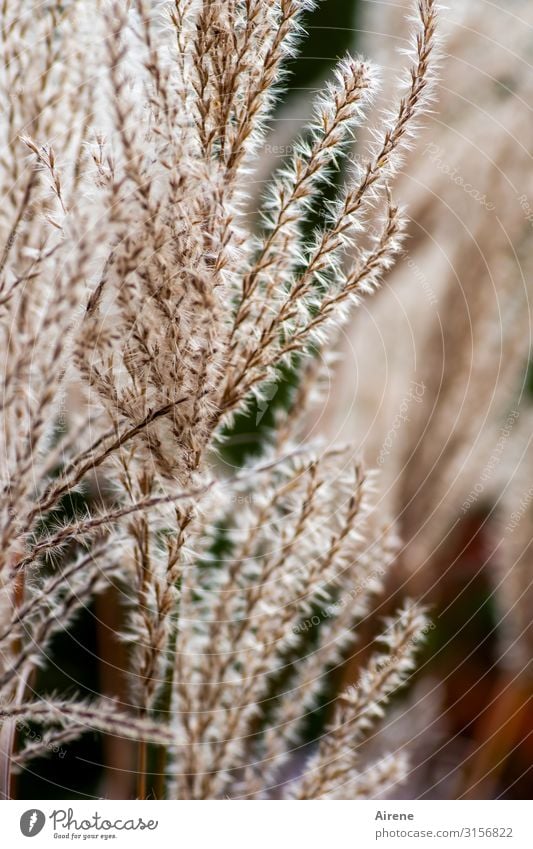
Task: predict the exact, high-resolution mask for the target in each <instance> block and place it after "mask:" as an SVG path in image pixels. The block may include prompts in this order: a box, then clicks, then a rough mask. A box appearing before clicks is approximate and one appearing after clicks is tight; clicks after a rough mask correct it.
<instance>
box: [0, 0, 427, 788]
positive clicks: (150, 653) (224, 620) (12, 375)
mask: <svg viewBox="0 0 533 849" xmlns="http://www.w3.org/2000/svg"><path fill="white" fill-rule="evenodd" d="M311 5H312V4H311V3H310V2H309V0H268V2H267V0H242V2H236V0H225V2H219V3H213V2H200V0H175V2H173V3H166V2H165V3H147V2H145V0H135V2H133V3H129V4H127V5H126V4H123V3H120V2H116V3H111V4H108V3H100V2H94V3H92V2H84V3H75V2H72V3H66V4H65V3H59V2H54V0H50V2H48V3H47V4H45V6H44V7H43V11H42V14H41V15H40V16H39V17H36V16H34V15H32V14H31V13H30V12H28V13H27V14H26V13H22V12H20V10H19V9H18V7H17V6H16V5H15V4H11V3H10V2H7V3H4V4H3V6H2V11H1V15H2V30H1V32H2V38H3V40H4V45H3V46H4V64H3V69H2V80H1V88H2V96H3V100H4V106H5V110H4V115H5V119H4V123H3V133H4V144H3V154H2V162H1V166H2V169H3V171H4V203H3V205H2V209H1V210H0V220H1V226H2V232H3V244H4V248H3V253H2V258H1V261H0V271H1V278H0V310H1V316H0V318H1V332H2V335H3V344H4V368H3V374H2V381H3V386H2V403H3V423H4V424H3V431H2V450H1V460H2V464H3V473H2V480H3V490H2V504H1V535H2V545H1V555H0V558H1V559H0V563H1V567H0V574H1V595H2V599H1V605H0V610H1V619H0V623H1V627H0V644H1V652H2V654H1V662H0V687H1V691H0V692H1V702H0V707H1V715H2V729H1V731H0V758H1V764H2V770H1V776H0V781H1V788H0V789H1V792H2V794H3V795H4V797H7V796H8V795H9V788H10V774H11V773H12V771H13V768H14V767H17V768H18V769H20V768H24V766H25V765H27V764H28V762H29V761H30V760H31V759H33V758H35V757H38V756H41V755H43V754H45V753H46V752H47V751H49V750H50V748H51V746H52V745H54V744H55V743H65V742H68V741H70V740H72V739H74V738H75V736H76V735H81V734H83V733H85V732H86V731H88V730H91V729H92V730H97V731H100V732H104V733H107V734H112V735H115V736H122V737H126V738H129V739H132V740H135V741H136V744H137V748H138V764H137V787H136V795H137V796H138V797H139V798H144V797H146V795H147V794H148V793H149V792H150V793H153V794H155V796H156V797H157V798H182V799H183V798H191V799H206V798H223V797H225V796H228V795H232V796H235V795H239V796H245V797H255V798H269V797H271V796H272V794H273V793H274V792H277V793H281V794H283V795H284V796H285V797H287V798H289V797H290V798H326V797H327V798H349V797H350V794H355V795H358V796H361V795H363V796H372V795H373V794H378V793H381V792H383V790H384V789H386V788H387V786H390V785H391V784H394V783H396V782H397V781H398V780H400V779H401V778H402V777H403V776H404V775H405V769H406V765H405V762H404V760H403V758H400V757H399V756H398V755H395V754H394V753H392V754H386V755H384V756H383V759H382V760H379V759H378V760H377V761H376V762H374V763H372V764H365V763H364V762H363V760H362V757H360V755H359V744H360V742H361V741H362V740H363V739H364V737H365V735H366V734H367V733H368V731H369V729H370V728H371V727H372V725H373V723H375V722H376V721H377V720H378V719H379V717H380V716H381V714H382V709H383V704H384V703H385V702H386V701H387V700H388V698H389V697H390V695H391V693H392V692H393V691H394V690H396V689H397V688H398V687H399V686H400V685H401V684H402V683H403V682H404V681H405V680H406V678H407V677H408V676H409V674H410V672H411V670H412V669H413V663H414V654H415V649H416V645H417V643H418V640H419V638H420V635H421V632H422V630H423V628H424V616H423V613H422V612H421V611H420V610H419V609H418V608H417V606H416V605H414V604H413V603H407V604H406V605H405V607H404V608H403V609H402V610H401V611H399V612H398V614H397V615H396V616H395V617H394V618H392V619H391V620H390V621H388V622H386V623H385V625H384V626H383V628H384V630H383V633H382V635H381V641H382V644H383V648H382V650H379V651H377V652H376V654H375V655H374V656H373V657H372V658H371V660H370V661H369V665H368V667H367V668H366V669H364V670H363V671H362V673H361V679H360V682H359V684H358V686H357V687H356V688H355V689H353V690H350V691H348V692H346V693H345V694H344V695H343V696H342V697H341V698H340V699H339V703H338V705H337V706H336V707H335V708H334V710H333V712H332V716H331V718H330V721H329V724H328V726H327V728H326V729H325V731H324V733H323V735H322V736H321V739H320V741H319V742H318V743H317V744H316V746H315V747H312V751H311V755H310V758H309V760H308V761H307V762H306V763H304V765H303V767H302V768H301V769H300V770H299V771H298V772H297V774H294V770H293V774H292V776H291V779H290V780H284V782H283V786H282V787H281V784H280V782H281V778H280V776H281V775H282V774H283V770H284V769H285V768H286V767H287V765H288V764H289V765H290V764H291V763H292V751H293V749H294V747H298V745H299V743H298V741H299V740H300V739H301V734H302V725H303V724H304V720H305V715H306V714H307V713H308V712H310V711H312V710H313V707H314V705H315V704H316V700H317V698H318V697H319V694H320V691H321V688H322V687H323V683H324V675H325V673H326V672H327V671H328V670H331V669H332V668H334V667H335V665H336V664H338V663H339V662H340V660H341V659H342V658H343V657H344V655H345V653H346V652H347V651H349V649H350V647H351V646H352V644H353V641H354V639H355V636H356V631H355V630H354V629H355V625H356V624H357V622H358V621H359V620H360V619H361V618H362V617H363V616H365V615H367V614H368V612H369V611H370V610H371V607H372V598H373V596H374V595H375V594H376V593H377V592H378V591H379V589H380V585H381V578H380V576H381V575H383V574H385V571H386V569H387V567H388V566H389V565H390V564H391V563H392V562H393V561H394V557H395V551H396V546H397V543H396V538H395V534H394V530H393V529H391V528H390V527H389V526H388V524H387V522H386V521H385V519H384V518H383V517H382V516H381V515H379V514H377V513H376V511H375V510H373V499H374V494H373V489H374V486H373V482H372V476H371V475H370V474H369V473H367V472H366V471H365V470H364V469H363V467H362V466H361V464H360V462H359V461H358V460H357V458H356V456H355V453H354V450H353V448H352V447H351V446H347V447H344V448H342V447H340V448H337V447H334V448H332V447H330V446H328V445H327V444H324V443H320V442H311V443H304V442H302V441H301V438H300V435H301V429H302V416H301V414H302V411H303V410H304V409H305V407H306V406H308V405H309V404H312V403H316V396H317V394H318V400H319V401H320V396H319V393H317V388H318V389H319V382H318V383H317V381H316V380H315V371H316V369H315V368H314V366H313V367H309V366H308V365H306V363H307V362H310V363H311V364H313V363H314V362H315V359H316V358H317V357H318V358H319V359H321V360H322V361H324V362H327V357H328V356H329V354H328V346H329V345H331V340H332V339H333V338H334V331H335V330H336V328H338V326H339V324H341V323H342V322H343V321H344V320H345V319H346V317H347V315H348V314H349V311H350V309H351V308H352V307H353V305H355V304H357V302H358V301H359V299H360V298H361V297H362V296H364V295H367V294H370V293H372V292H373V291H374V289H375V288H376V286H377V285H378V282H379V279H380V276H381V274H382V273H383V271H384V270H386V269H387V268H389V266H390V265H391V264H392V262H393V261H394V258H395V256H396V255H397V253H398V251H399V249H400V245H401V235H402V231H403V227H404V217H403V215H402V213H401V211H400V210H399V209H398V207H397V206H396V204H395V203H394V202H393V200H392V195H391V183H392V180H393V178H394V177H395V174H396V173H397V170H398V168H399V166H400V164H401V163H402V160H403V154H404V152H405V151H406V149H407V148H408V147H409V146H410V145H411V143H412V140H413V137H414V135H415V133H416V130H417V128H418V125H419V122H420V118H421V116H422V114H423V113H424V112H425V110H426V109H427V107H428V103H429V102H430V99H431V93H432V83H433V76H434V62H435V60H434V50H435V24H436V9H435V3H434V2H433V0H419V2H417V3H416V4H415V8H416V15H415V18H413V23H412V26H413V36H412V44H411V48H410V51H409V57H408V59H407V60H406V61H407V69H406V72H405V74H404V75H403V76H402V78H401V80H400V89H401V90H400V92H399V95H398V101H397V102H396V103H395V104H393V105H392V106H390V108H389V109H387V110H386V111H385V112H383V113H382V112H379V113H378V114H377V116H376V121H375V122H374V123H373V133H372V141H371V143H370V144H369V145H368V148H367V150H366V153H365V154H364V156H361V157H360V158H359V159H358V160H357V161H356V162H352V161H349V162H348V165H349V169H348V174H349V176H348V179H347V181H346V184H345V186H344V187H343V188H342V190H341V191H340V193H339V197H338V199H337V201H336V203H335V204H333V205H328V206H327V208H324V209H323V224H322V225H321V227H320V228H319V229H318V230H317V231H316V232H315V233H314V234H313V235H312V236H310V237H309V236H308V230H306V226H305V222H306V220H307V219H308V217H309V216H310V213H311V212H312V211H313V210H315V209H317V208H318V207H321V203H322V201H321V199H322V197H323V195H322V192H323V189H324V186H325V185H326V184H327V183H328V182H329V181H330V178H331V175H332V174H333V173H334V171H335V170H336V169H337V168H338V167H339V162H340V161H341V159H342V158H343V157H345V156H346V154H347V153H348V152H349V150H350V144H351V141H352V137H353V133H354V131H355V130H356V129H357V127H358V126H359V125H360V124H361V123H362V122H363V121H365V120H366V116H367V114H368V112H369V111H370V110H371V107H372V101H373V98H374V96H375V92H376V90H377V86H378V74H377V70H376V69H375V68H374V67H373V66H372V65H371V64H370V63H368V62H366V61H365V60H362V59H359V58H353V57H351V56H346V57H345V58H344V59H342V60H341V61H340V62H339V64H338V66H337V68H336V70H335V74H334V76H333V78H332V80H331V81H330V82H329V83H328V84H327V85H326V86H325V88H324V90H323V92H322V93H321V94H320V95H319V96H318V98H317V100H316V103H315V109H314V118H313V121H312V123H311V125H310V126H309V127H308V128H307V129H306V131H305V133H304V135H303V136H302V138H301V139H300V141H299V142H297V144H296V145H295V146H294V150H293V153H292V154H291V156H290V157H289V158H288V159H287V161H286V162H285V164H284V166H283V168H282V169H281V170H280V171H279V173H277V174H276V175H275V176H274V179H273V180H272V183H271V185H270V187H269V189H268V192H267V195H266V197H265V200H264V203H263V204H262V206H261V209H260V212H261V223H260V226H259V227H258V228H257V229H256V228H255V226H254V225H253V224H251V223H250V216H249V214H248V213H249V209H248V205H247V190H248V186H249V185H250V182H251V178H252V176H253V173H254V167H255V162H256V160H257V157H258V156H259V155H260V152H261V146H262V144H263V140H264V137H265V133H266V132H267V127H268V120H269V117H270V116H271V114H272V109H273V105H274V103H275V99H276V94H277V92H278V90H279V86H280V84H281V83H282V82H283V79H284V76H283V75H284V66H285V63H286V60H287V59H288V58H289V57H290V56H291V55H292V54H293V53H294V50H295V45H296V42H297V39H298V37H299V35H300V31H301V30H300V28H301V18H302V14H303V13H304V12H305V11H306V10H308V9H309V8H310V6H311ZM322 205H323V204H322ZM286 367H290V368H292V369H293V370H294V371H295V372H296V374H300V375H301V376H302V379H301V381H300V385H299V388H298V390H297V391H296V394H295V396H294V398H293V404H292V406H291V408H290V409H289V410H288V411H287V412H286V413H283V414H279V415H278V422H277V423H278V427H277V431H276V432H275V433H274V434H273V435H272V438H271V439H270V440H269V441H268V443H267V444H266V445H265V446H264V450H263V456H262V457H260V458H258V459H257V458H255V459H254V461H253V462H251V461H249V462H247V463H245V464H244V466H243V467H242V468H240V469H239V470H238V471H230V470H228V469H227V467H225V465H224V463H223V462H222V456H223V452H222V449H223V445H224V439H225V437H226V436H227V434H228V433H229V431H230V428H231V425H232V422H233V420H234V417H235V415H236V414H237V413H239V412H242V411H243V410H246V409H250V408H251V406H252V405H253V404H254V403H257V402H261V399H262V398H263V397H268V392H269V387H270V386H271V385H272V383H273V382H276V381H278V380H280V374H281V370H282V369H284V368H286ZM318 371H320V369H318ZM82 496H83V497H82ZM80 503H81V504H83V507H79V506H78V507H77V509H74V507H72V505H80ZM68 505H70V508H69V509H70V510H71V514H69V513H68V511H67V510H66V506H68ZM236 505H239V509H236ZM73 510H74V512H73V513H72V511H73ZM65 516H68V518H65ZM109 586H114V587H115V588H116V595H115V597H116V598H117V599H119V603H120V604H121V606H122V608H123V616H124V621H125V624H124V628H123V629H122V632H121V633H120V634H117V635H116V638H117V639H121V640H123V641H125V642H126V644H127V646H128V666H129V679H128V680H129V682H130V684H131V687H130V691H129V694H128V696H127V698H125V699H124V700H123V703H121V704H119V703H112V702H110V701H109V700H106V699H103V698H101V699H99V698H95V699H94V700H93V701H90V702H88V701H86V700H82V699H81V698H76V697H71V698H61V696H57V695H54V694H49V695H48V696H37V695H36V694H35V693H34V692H33V687H34V681H35V672H36V670H37V669H38V668H39V667H42V666H43V665H44V664H45V661H46V659H47V657H48V653H49V651H50V650H51V646H52V641H53V639H54V637H55V636H56V635H57V634H58V633H61V632H62V631H64V630H65V629H68V628H69V625H70V623H71V622H72V621H73V619H74V617H76V615H77V614H78V612H79V611H80V610H81V609H83V608H84V607H85V606H87V605H88V604H89V603H90V602H91V601H92V599H94V597H95V596H96V595H97V594H98V593H100V592H102V591H103V590H105V589H106V588H108V587H109ZM321 605H322V606H323V605H327V606H328V607H327V611H328V612H327V616H324V617H323V621H322V623H321V625H320V627H317V628H316V629H315V633H313V635H312V640H311V641H310V636H309V629H308V626H307V625H306V622H307V621H308V620H309V618H310V617H311V616H312V615H313V614H314V611H315V610H316V608H317V606H321ZM20 722H32V723H36V724H38V725H39V726H40V727H41V728H42V741H41V742H40V743H37V744H36V743H35V742H33V743H29V742H28V741H26V742H25V741H24V739H20V740H18V741H17V727H18V726H17V723H20ZM154 764H156V766H155V767H154V766H153V765H154ZM65 765H66V762H65ZM64 780H65V781H68V775H66V776H65V779H64ZM276 787H277V788H278V789H277V791H274V788H276ZM280 787H281V789H280Z"/></svg>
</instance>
